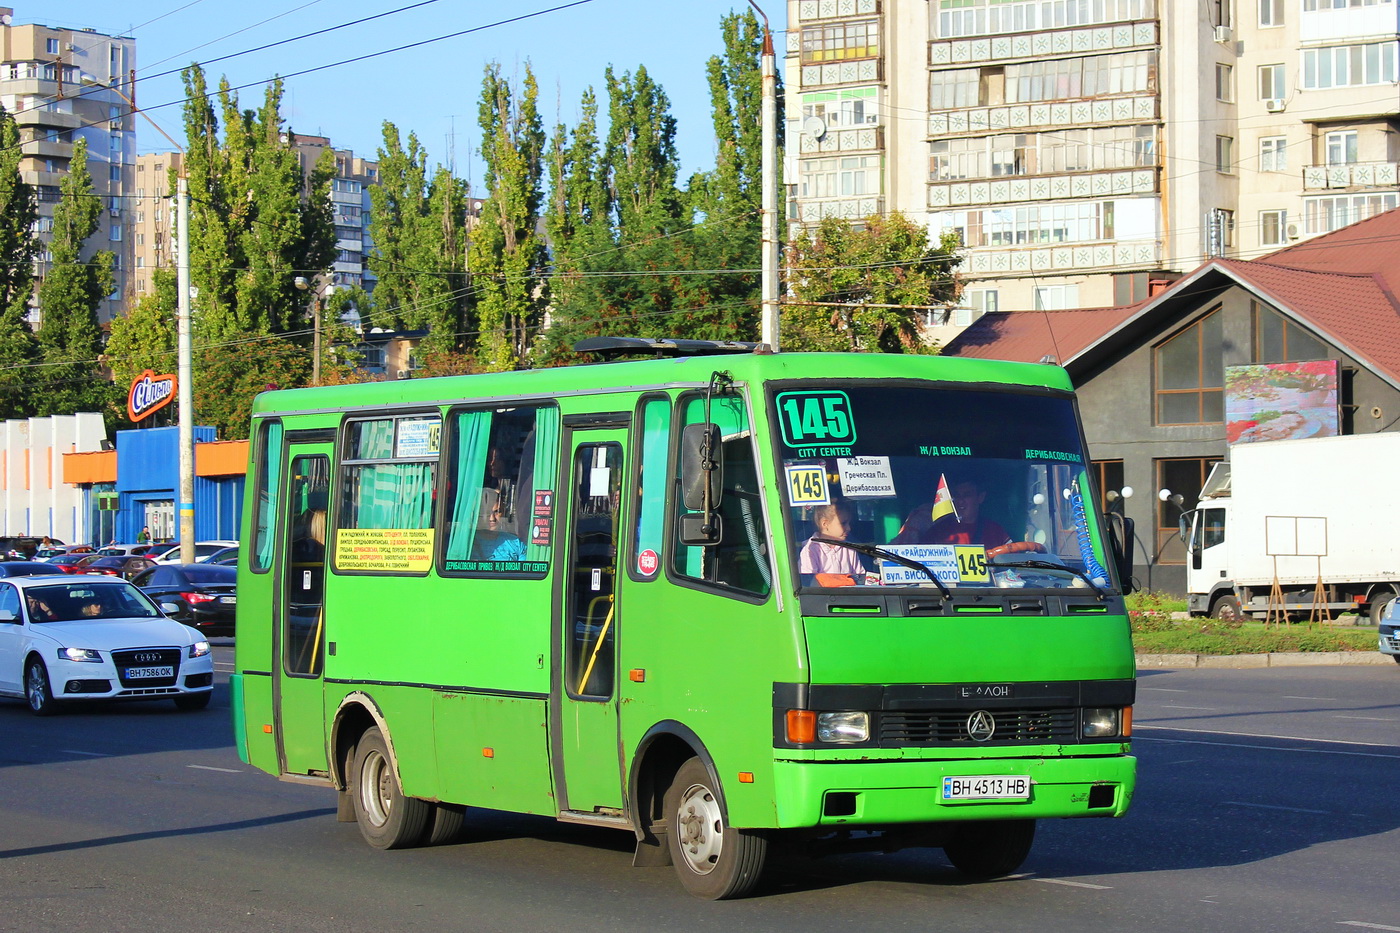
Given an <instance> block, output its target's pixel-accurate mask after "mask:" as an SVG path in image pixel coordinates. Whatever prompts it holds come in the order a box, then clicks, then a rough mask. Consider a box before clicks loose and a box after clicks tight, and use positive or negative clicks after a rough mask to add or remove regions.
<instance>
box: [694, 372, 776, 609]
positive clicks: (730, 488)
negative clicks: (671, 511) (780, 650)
mask: <svg viewBox="0 0 1400 933" xmlns="http://www.w3.org/2000/svg"><path fill="white" fill-rule="evenodd" d="M681 409H682V412H683V415H682V418H681V422H682V424H700V423H702V422H703V421H704V420H705V403H704V399H703V397H701V396H700V395H699V394H698V393H696V394H692V395H689V396H686V397H684V398H683V399H682V401H681ZM710 418H711V419H712V420H713V421H714V422H715V423H716V424H718V425H719V429H720V436H721V437H722V438H723V441H722V446H721V450H720V457H721V460H722V462H723V480H724V489H723V492H722V494H721V496H720V502H719V517H720V541H719V544H717V545H713V546H709V547H703V546H698V545H685V544H681V543H680V542H679V541H677V542H676V545H675V558H674V564H673V569H674V570H675V572H676V573H677V574H680V575H681V576H685V577H691V578H692V579H696V580H702V581H704V582H706V583H714V584H719V585H720V586H725V587H730V588H732V589H737V590H742V591H744V592H746V593H753V594H755V595H757V596H767V595H768V592H769V590H771V589H772V586H773V580H772V571H771V569H770V566H771V565H770V564H769V561H768V548H767V544H766V542H767V540H768V538H767V531H766V524H765V519H764V515H763V508H762V498H761V497H760V495H759V480H758V472H757V466H756V461H755V459H754V443H753V431H752V429H751V425H750V422H749V417H748V411H747V409H746V407H745V405H744V402H743V399H742V398H740V397H739V396H738V395H725V396H721V397H718V398H715V399H714V400H713V401H712V402H711V405H710ZM677 469H679V464H677ZM678 487H679V483H673V484H672V490H673V495H675V502H674V505H673V507H674V508H675V509H676V510H677V512H678V513H680V512H683V511H684V505H683V503H682V502H681V501H680V496H679V489H678ZM679 524H680V523H679V522H676V525H677V527H679Z"/></svg>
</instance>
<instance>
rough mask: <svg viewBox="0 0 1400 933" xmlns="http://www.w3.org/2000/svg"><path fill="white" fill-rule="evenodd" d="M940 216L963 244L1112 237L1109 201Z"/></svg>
mask: <svg viewBox="0 0 1400 933" xmlns="http://www.w3.org/2000/svg"><path fill="white" fill-rule="evenodd" d="M939 219H940V220H941V225H942V227H943V228H944V229H947V230H951V231H952V232H955V233H957V234H958V236H959V237H960V239H961V240H962V245H963V246H966V247H980V246H1050V245H1053V244H1057V243H1086V242H1095V241H1098V240H1111V239H1113V238H1114V225H1113V202H1112V201H1070V202H1065V203H1061V204H1027V205H1022V206H1019V207H1015V208H1007V209H1005V210H973V211H951V212H949V213H947V214H945V215H942V217H941V218H939Z"/></svg>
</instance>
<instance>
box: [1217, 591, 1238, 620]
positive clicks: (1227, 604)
mask: <svg viewBox="0 0 1400 933" xmlns="http://www.w3.org/2000/svg"><path fill="white" fill-rule="evenodd" d="M1210 614H1211V616H1212V617H1214V618H1216V619H1219V620H1220V621H1221V622H1239V621H1240V620H1241V619H1243V618H1244V613H1243V612H1241V611H1240V601H1239V599H1238V597H1235V596H1222V597H1220V598H1219V599H1217V600H1216V601H1215V603H1214V605H1212V606H1211V607H1210Z"/></svg>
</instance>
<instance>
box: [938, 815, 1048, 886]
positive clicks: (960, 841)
mask: <svg viewBox="0 0 1400 933" xmlns="http://www.w3.org/2000/svg"><path fill="white" fill-rule="evenodd" d="M1034 841H1035V820H995V821H990V820H989V821H986V822H977V823H965V824H963V825H962V826H959V827H958V830H957V832H956V833H955V834H954V836H953V838H952V839H951V840H949V841H948V843H947V844H946V845H944V846H943V852H944V854H946V855H947V856H948V861H950V862H952V863H953V867H954V868H956V869H957V870H958V871H960V872H962V873H963V874H964V875H971V876H972V877H973V878H996V877H999V876H1001V875H1009V874H1011V873H1012V872H1013V871H1015V870H1016V869H1018V868H1020V867H1021V863H1022V862H1024V861H1025V860H1026V856H1027V855H1030V854H1031V843H1032V842H1034Z"/></svg>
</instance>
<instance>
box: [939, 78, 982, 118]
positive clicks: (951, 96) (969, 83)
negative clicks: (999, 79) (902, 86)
mask: <svg viewBox="0 0 1400 933" xmlns="http://www.w3.org/2000/svg"><path fill="white" fill-rule="evenodd" d="M928 87H929V90H928V109H930V110H960V109H962V108H966V107H976V106H978V105H980V104H981V103H982V90H981V89H982V73H981V72H980V71H978V70H977V69H976V68H958V69H955V70H953V71H935V72H934V73H933V74H931V75H929V85H928Z"/></svg>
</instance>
